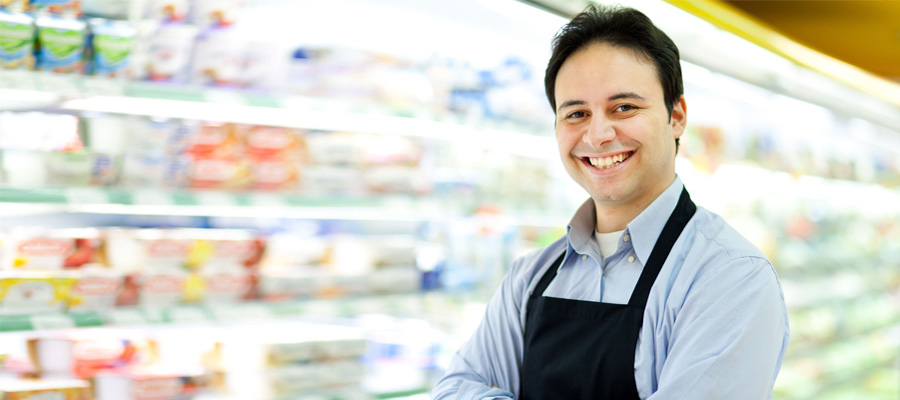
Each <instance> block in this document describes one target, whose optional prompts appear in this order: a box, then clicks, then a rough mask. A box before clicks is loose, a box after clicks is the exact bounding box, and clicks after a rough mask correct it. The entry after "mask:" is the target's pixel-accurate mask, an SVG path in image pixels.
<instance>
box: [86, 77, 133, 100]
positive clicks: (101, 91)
mask: <svg viewBox="0 0 900 400" xmlns="http://www.w3.org/2000/svg"><path fill="white" fill-rule="evenodd" d="M83 79H84V90H85V91H86V92H87V93H89V94H92V95H97V96H122V95H123V94H125V88H124V83H123V81H117V80H113V79H105V78H83Z"/></svg>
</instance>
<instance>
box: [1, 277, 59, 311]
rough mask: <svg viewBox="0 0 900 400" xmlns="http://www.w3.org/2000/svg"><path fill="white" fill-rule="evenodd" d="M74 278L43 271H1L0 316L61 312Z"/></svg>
mask: <svg viewBox="0 0 900 400" xmlns="http://www.w3.org/2000/svg"><path fill="white" fill-rule="evenodd" d="M74 281H75V279H73V278H72V277H69V276H64V275H62V276H61V275H59V274H54V273H50V272H47V271H40V272H0V315H2V314H7V315H10V314H33V313H41V312H61V311H63V309H64V308H65V303H66V301H67V300H68V296H69V291H70V290H71V288H72V284H73V283H74Z"/></svg>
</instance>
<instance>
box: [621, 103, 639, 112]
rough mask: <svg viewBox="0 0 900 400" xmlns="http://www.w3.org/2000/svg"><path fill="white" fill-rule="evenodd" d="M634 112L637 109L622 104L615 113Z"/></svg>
mask: <svg viewBox="0 0 900 400" xmlns="http://www.w3.org/2000/svg"><path fill="white" fill-rule="evenodd" d="M634 110H637V107H635V106H633V105H631V104H622V105H620V106H618V107H616V111H619V112H629V111H634Z"/></svg>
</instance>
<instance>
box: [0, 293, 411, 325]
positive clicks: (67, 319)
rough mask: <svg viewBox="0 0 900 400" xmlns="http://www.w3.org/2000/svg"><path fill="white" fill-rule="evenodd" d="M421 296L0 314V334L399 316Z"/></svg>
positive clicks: (359, 297)
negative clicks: (371, 313)
mask: <svg viewBox="0 0 900 400" xmlns="http://www.w3.org/2000/svg"><path fill="white" fill-rule="evenodd" d="M427 295H428V294H426V293H409V294H389V295H369V296H354V297H344V298H337V299H331V298H329V299H310V300H298V301H290V302H279V303H266V302H245V303H236V304H229V305H213V304H210V305H179V306H172V307H161V308H150V307H128V308H116V309H113V310H107V311H91V312H71V313H63V312H60V313H39V314H23V315H2V318H0V332H15V331H35V330H54V329H72V328H90V327H100V326H116V327H124V326H144V325H160V324H210V323H233V322H240V321H249V320H266V319H274V318H290V317H299V316H315V317H350V316H354V315H359V314H362V313H367V312H383V313H388V314H405V313H413V312H416V311H417V310H418V309H419V308H421V307H424V304H425V303H426V300H425V296H427Z"/></svg>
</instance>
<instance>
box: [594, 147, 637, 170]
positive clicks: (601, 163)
mask: <svg viewBox="0 0 900 400" xmlns="http://www.w3.org/2000/svg"><path fill="white" fill-rule="evenodd" d="M632 154H634V152H633V151H629V152H626V153H620V154H616V155H614V156H609V157H584V158H582V160H584V161H586V162H587V163H588V164H591V165H592V166H593V167H594V168H598V169H609V168H612V167H615V166H617V165H619V164H621V163H623V162H625V160H627V159H628V158H630V157H631V155H632Z"/></svg>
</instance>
